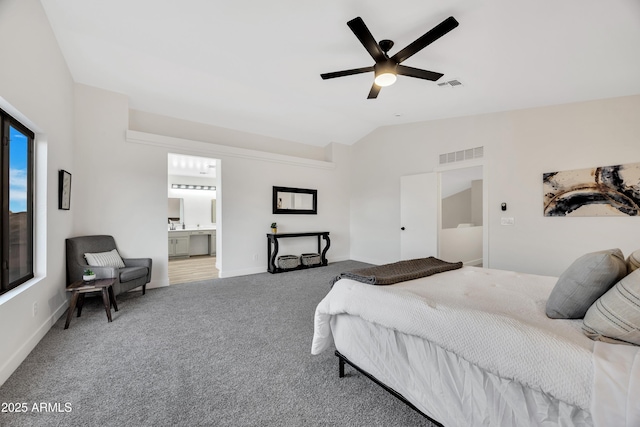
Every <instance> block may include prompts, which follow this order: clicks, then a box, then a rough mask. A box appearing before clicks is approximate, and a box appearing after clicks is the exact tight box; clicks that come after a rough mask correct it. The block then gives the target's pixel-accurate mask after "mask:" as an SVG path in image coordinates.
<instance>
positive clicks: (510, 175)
mask: <svg viewBox="0 0 640 427" xmlns="http://www.w3.org/2000/svg"><path fill="white" fill-rule="evenodd" d="M639 116H640V96H629V97H623V98H616V99H608V100H599V101H590V102H582V103H575V104H567V105H560V106H553V107H544V108H535V109H527V110H519V111H511V112H503V113H495V114H486V115H478V116H471V117H462V118H454V119H447V120H437V121H429V122H421V123H413V124H406V125H397V126H389V127H383V128H379V129H377V130H376V131H374V132H372V133H371V134H370V135H368V136H367V137H365V138H363V139H362V140H361V141H359V142H358V143H357V144H355V145H354V146H353V147H352V157H353V159H354V162H353V170H352V174H351V179H352V196H351V257H352V258H353V259H359V260H364V261H369V262H376V263H383V262H392V261H397V260H398V259H399V258H400V232H399V228H400V212H399V205H400V199H399V190H400V176H402V175H409V174H415V173H421V172H430V171H433V170H434V169H435V168H436V167H437V166H438V155H439V154H441V153H449V152H452V151H457V150H462V149H466V148H473V147H478V146H484V161H485V168H486V172H487V178H488V179H487V181H486V182H485V185H487V186H488V189H489V190H488V192H489V198H488V200H487V203H488V206H489V209H488V211H489V215H488V218H485V219H484V224H485V227H488V228H489V234H488V236H489V254H488V255H489V266H490V267H493V268H500V269H512V270H519V271H523V272H532V273H538V274H548V275H559V274H560V273H562V271H564V269H565V268H566V267H567V266H568V265H569V264H570V263H571V262H572V261H573V260H574V259H575V258H577V257H578V256H580V255H582V254H583V253H585V252H588V251H595V250H600V249H606V248H613V247H619V248H620V249H622V251H623V252H624V253H625V254H628V253H630V252H631V251H634V250H636V249H638V248H639V247H640V241H639V240H638V236H640V221H639V218H637V217H611V218H586V217H583V218H549V217H544V216H543V214H542V174H543V173H544V172H551V171H558V170H570V169H579V168H586V167H593V166H606V165H614V164H621V163H634V162H639V161H640V142H639V141H640V120H638V117H639ZM372 182H375V183H376V185H371V183H372ZM434 191H435V189H434ZM501 202H506V203H507V204H508V211H507V212H502V211H501V210H500V203H501ZM502 216H510V217H514V218H515V225H514V226H501V225H500V218H501V217H502ZM485 255H486V254H485Z"/></svg>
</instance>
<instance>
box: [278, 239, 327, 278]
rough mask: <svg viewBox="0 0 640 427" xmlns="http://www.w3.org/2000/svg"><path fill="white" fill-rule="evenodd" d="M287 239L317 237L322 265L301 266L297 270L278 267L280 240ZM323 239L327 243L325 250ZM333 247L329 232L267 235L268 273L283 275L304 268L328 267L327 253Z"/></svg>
mask: <svg viewBox="0 0 640 427" xmlns="http://www.w3.org/2000/svg"><path fill="white" fill-rule="evenodd" d="M287 237H317V238H318V253H319V254H320V264H315V265H300V266H299V267H296V268H280V267H278V266H277V265H276V257H277V256H278V248H279V247H278V239H284V238H287ZM322 239H324V241H325V246H324V249H322ZM329 246H331V240H329V232H328V231H317V232H308V233H267V271H268V272H269V273H282V272H284V271H292V270H301V269H303V268H313V267H323V266H325V265H327V257H326V255H327V251H328V250H329Z"/></svg>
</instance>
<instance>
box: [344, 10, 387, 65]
mask: <svg viewBox="0 0 640 427" xmlns="http://www.w3.org/2000/svg"><path fill="white" fill-rule="evenodd" d="M347 25H348V26H349V28H351V31H353V34H355V35H356V37H357V38H358V40H360V43H362V45H363V46H364V48H365V49H367V52H369V55H371V57H372V58H373V59H374V60H375V61H376V62H380V61H384V60H386V59H387V57H386V55H385V54H384V52H383V51H382V49H380V45H378V42H377V41H376V39H374V38H373V35H372V34H371V31H369V29H368V28H367V26H366V25H365V23H364V21H363V20H362V18H360V17H359V16H358V17H356V18H353V19H352V20H351V21H349V22H347Z"/></svg>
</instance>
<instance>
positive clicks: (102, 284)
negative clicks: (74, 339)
mask: <svg viewBox="0 0 640 427" xmlns="http://www.w3.org/2000/svg"><path fill="white" fill-rule="evenodd" d="M115 282H116V280H115V279H98V280H91V281H89V282H85V281H83V280H78V281H77V282H73V283H72V284H70V285H69V286H67V292H72V294H71V303H70V304H69V312H68V313H67V322H66V323H65V324H64V328H65V329H67V328H69V323H70V322H71V315H72V313H73V310H75V308H76V306H77V307H78V317H80V313H81V312H82V305H83V304H84V294H86V293H89V292H102V302H103V303H104V309H105V311H106V312H107V319H108V320H109V322H111V306H113V308H114V309H115V311H118V303H117V302H116V296H115V295H114V294H113V284H114V283H115Z"/></svg>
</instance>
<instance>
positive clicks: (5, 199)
mask: <svg viewBox="0 0 640 427" xmlns="http://www.w3.org/2000/svg"><path fill="white" fill-rule="evenodd" d="M12 127H13V128H14V129H16V130H18V131H19V132H20V133H22V134H23V135H25V136H26V137H27V188H26V190H27V196H26V197H27V200H26V206H27V207H26V210H27V239H26V241H27V245H28V247H27V256H28V262H29V264H30V266H31V268H30V269H29V271H28V272H27V273H26V274H23V275H21V276H20V277H19V278H17V279H15V280H14V281H13V282H10V277H9V253H10V252H9V244H10V229H9V226H10V220H9V209H10V206H9V193H10V190H9V184H10V182H9V169H10V155H9V154H10V153H9V138H10V136H9V135H10V128H12ZM0 141H1V146H0V148H1V150H0V174H1V176H0V183H1V185H0V204H1V206H2V208H1V210H0V242H2V243H1V244H0V295H2V294H4V293H6V292H7V291H10V290H11V289H15V288H16V287H18V286H20V285H22V284H23V283H25V282H27V281H29V280H31V279H33V278H34V269H35V255H34V254H35V244H34V241H35V239H34V237H35V232H34V206H35V191H34V182H35V180H34V178H35V161H34V158H35V157H34V154H35V133H34V132H33V131H31V129H29V128H28V127H27V126H25V125H23V124H22V123H21V122H19V121H18V120H17V119H16V118H14V117H13V116H11V115H10V114H8V113H7V112H5V111H4V110H2V109H0Z"/></svg>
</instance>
